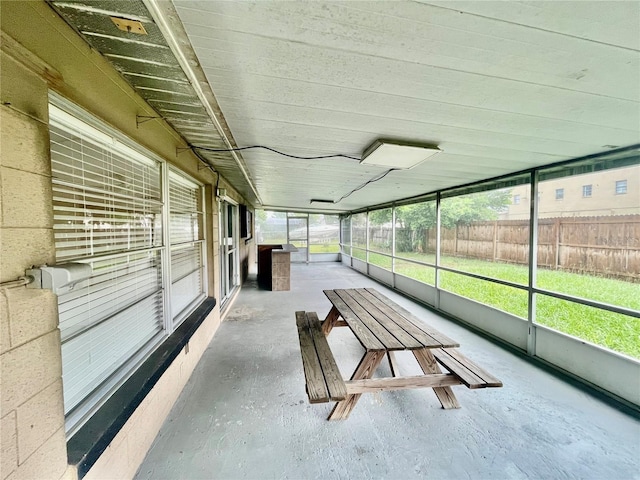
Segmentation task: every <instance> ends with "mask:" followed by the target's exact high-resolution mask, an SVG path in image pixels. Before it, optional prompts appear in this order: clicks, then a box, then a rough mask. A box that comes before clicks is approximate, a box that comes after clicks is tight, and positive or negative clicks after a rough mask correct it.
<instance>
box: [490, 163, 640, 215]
mask: <svg viewBox="0 0 640 480" xmlns="http://www.w3.org/2000/svg"><path fill="white" fill-rule="evenodd" d="M529 196H530V186H529V185H520V186H517V187H514V188H513V189H512V191H511V204H510V205H508V207H507V210H506V211H505V212H504V213H502V214H500V219H501V220H522V219H526V218H529V208H530V207H529ZM538 199H539V203H538V210H539V218H552V217H592V216H606V215H633V214H640V167H639V166H638V165H635V166H631V167H624V168H618V169H613V170H604V171H599V172H594V173H586V174H583V175H577V176H570V177H563V178H558V179H554V180H546V181H542V182H540V186H539V193H538Z"/></svg>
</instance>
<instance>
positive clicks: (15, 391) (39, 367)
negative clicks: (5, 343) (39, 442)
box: [0, 330, 62, 416]
mask: <svg viewBox="0 0 640 480" xmlns="http://www.w3.org/2000/svg"><path fill="white" fill-rule="evenodd" d="M61 376H62V357H61V354H60V333H59V331H58V330H55V331H53V332H50V333H48V334H46V335H43V336H41V337H39V338H37V339H35V340H33V341H31V342H29V343H26V344H24V345H22V346H20V347H17V348H14V349H12V350H9V351H8V352H6V353H4V354H3V355H2V356H1V357H0V381H1V382H2V383H0V392H1V393H2V395H1V396H2V400H1V401H0V416H4V415H5V414H6V413H8V412H10V411H11V410H15V409H16V408H18V407H19V406H20V405H22V404H23V403H25V402H26V401H27V400H30V399H31V398H32V397H34V396H35V395H36V394H38V393H40V392H41V391H42V390H44V389H45V388H47V387H48V386H50V385H51V384H52V383H54V382H56V381H57V380H59V379H60V377H61Z"/></svg>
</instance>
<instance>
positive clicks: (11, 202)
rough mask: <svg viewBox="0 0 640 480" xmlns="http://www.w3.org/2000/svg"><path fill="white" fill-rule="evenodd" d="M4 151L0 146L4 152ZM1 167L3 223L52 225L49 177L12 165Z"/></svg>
mask: <svg viewBox="0 0 640 480" xmlns="http://www.w3.org/2000/svg"><path fill="white" fill-rule="evenodd" d="M7 154H8V153H7V152H4V146H3V156H4V155H7ZM1 168H2V172H1V175H2V192H1V193H2V226H3V227H18V228H52V227H53V196H52V193H51V178H50V177H48V176H45V175H40V174H37V173H30V172H25V171H23V170H16V169H14V168H8V167H4V166H3V167H1Z"/></svg>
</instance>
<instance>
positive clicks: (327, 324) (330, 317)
mask: <svg viewBox="0 0 640 480" xmlns="http://www.w3.org/2000/svg"><path fill="white" fill-rule="evenodd" d="M338 318H340V312H338V309H337V308H336V307H331V310H329V313H328V314H327V318H325V319H324V322H322V333H324V335H325V337H326V336H327V335H329V333H330V332H331V329H332V328H333V327H334V325H335V324H336V322H337V321H338Z"/></svg>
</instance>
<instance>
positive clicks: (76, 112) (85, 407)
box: [49, 91, 208, 438]
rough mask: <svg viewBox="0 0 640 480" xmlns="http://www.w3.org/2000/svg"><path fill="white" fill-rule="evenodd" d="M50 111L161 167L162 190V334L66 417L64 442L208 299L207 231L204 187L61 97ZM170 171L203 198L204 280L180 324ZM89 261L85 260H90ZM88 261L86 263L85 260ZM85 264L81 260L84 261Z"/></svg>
mask: <svg viewBox="0 0 640 480" xmlns="http://www.w3.org/2000/svg"><path fill="white" fill-rule="evenodd" d="M49 108H50V109H51V112H52V113H53V115H52V117H54V118H51V119H50V123H51V125H54V126H56V127H59V128H61V129H63V130H67V131H69V130H71V131H75V132H76V133H79V134H82V135H86V136H89V137H91V138H92V139H93V140H96V141H97V143H103V144H104V145H105V146H106V147H108V148H110V149H113V150H115V151H117V152H119V153H121V154H123V155H125V156H129V157H132V158H135V160H136V161H140V162H141V163H146V164H147V165H149V162H153V164H154V165H158V164H159V165H160V167H161V181H162V185H161V190H162V202H163V207H162V229H163V233H162V236H163V237H162V238H163V245H162V246H161V247H154V248H153V249H155V250H157V249H160V250H161V252H162V253H161V262H162V267H163V273H162V289H163V292H164V293H163V297H164V299H163V308H164V313H163V330H162V331H160V332H159V333H158V334H157V335H156V336H154V337H153V338H152V339H151V340H149V341H148V342H147V343H146V344H145V345H144V347H142V348H141V349H140V350H139V351H138V352H137V353H136V354H135V355H133V356H132V357H130V359H129V360H128V361H127V362H126V363H125V364H123V365H122V366H121V367H119V369H118V370H117V371H116V372H115V373H114V374H112V375H111V376H110V377H108V378H107V379H105V380H104V382H103V383H102V384H101V385H100V386H99V387H98V388H96V390H94V391H93V392H92V393H91V394H89V395H88V396H87V397H85V399H84V400H83V401H82V402H81V403H80V404H78V405H77V406H75V407H74V408H73V409H71V411H70V412H69V413H68V414H66V418H65V426H66V434H67V438H70V437H71V436H73V435H74V434H75V433H76V432H77V431H78V430H79V429H80V428H81V427H82V425H83V424H84V423H85V422H86V421H87V420H88V419H89V418H90V417H91V416H92V415H93V414H95V412H96V411H97V410H98V409H99V408H100V407H101V406H102V405H104V403H105V402H106V401H107V400H108V399H109V397H110V396H111V395H112V394H113V393H114V392H115V391H116V390H117V389H118V388H119V387H120V386H121V385H122V384H123V383H124V382H125V381H126V380H127V379H128V378H129V377H130V376H131V375H132V374H133V373H134V372H135V371H136V370H137V369H138V368H139V366H140V365H141V364H142V363H143V362H144V361H145V360H146V359H147V358H148V357H149V356H150V355H151V354H152V353H153V352H154V351H155V350H156V349H157V348H158V346H159V345H161V344H162V343H163V342H164V341H165V340H166V338H167V337H168V336H169V335H171V333H173V331H174V330H175V329H176V328H177V327H178V326H179V325H180V323H181V322H182V321H183V320H184V319H185V318H186V317H187V316H188V315H190V314H191V313H193V311H194V310H195V309H196V308H197V307H198V306H199V305H200V304H201V303H202V302H203V301H204V300H205V299H206V298H207V294H208V293H207V292H208V283H207V282H208V264H207V249H206V245H207V240H208V238H207V230H206V227H205V225H204V224H205V222H206V212H207V208H206V202H205V196H204V188H202V187H203V186H204V184H202V183H201V182H198V181H197V180H195V179H193V178H192V177H191V176H189V175H188V174H186V173H184V172H182V171H180V170H179V169H177V168H175V167H173V166H170V165H169V164H168V163H167V162H166V161H165V160H164V159H163V158H162V157H160V156H158V155H157V154H155V153H154V152H152V151H151V150H149V149H147V148H145V147H143V146H142V145H140V144H138V143H137V142H135V141H134V140H132V139H130V138H128V137H127V136H126V135H125V134H124V133H122V132H121V131H119V130H116V129H114V128H113V127H111V126H109V125H108V124H106V123H105V122H104V121H102V120H101V119H99V118H97V117H96V116H94V115H93V114H91V113H90V112H88V111H87V110H85V109H84V108H81V107H79V106H77V105H76V104H74V103H72V102H71V101H69V100H67V99H66V98H64V97H62V96H61V95H59V94H57V93H55V92H53V91H50V92H49ZM55 117H57V118H60V119H62V122H58V121H57V120H56V118H55ZM169 169H172V170H173V171H174V172H175V173H177V174H178V175H179V176H180V178H181V179H183V180H184V181H185V182H190V183H191V182H192V183H193V185H197V186H199V187H200V188H201V191H200V194H201V195H202V199H201V200H202V210H203V211H202V223H203V225H202V239H201V240H199V241H198V243H201V244H202V245H203V247H202V262H203V279H202V285H203V287H202V289H203V292H202V294H201V295H199V296H198V297H197V298H196V299H195V300H194V301H193V302H192V303H191V304H190V305H188V306H187V307H185V309H184V310H183V311H182V312H181V314H180V315H179V317H180V319H179V321H176V319H173V320H172V318H171V304H170V298H171V277H170V251H171V244H170V242H169V239H168V236H169V234H170V231H169V228H170V227H169V220H170V219H169V208H170V205H169V195H168V188H169V182H168V178H169ZM109 256H110V255H102V256H100V255H98V256H96V257H89V258H90V259H91V260H94V259H95V258H106V257H109ZM89 258H88V259H89ZM88 259H87V260H88ZM83 261H84V259H83Z"/></svg>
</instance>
